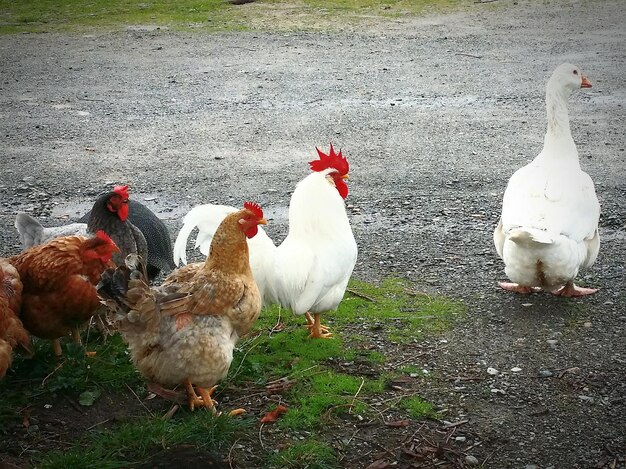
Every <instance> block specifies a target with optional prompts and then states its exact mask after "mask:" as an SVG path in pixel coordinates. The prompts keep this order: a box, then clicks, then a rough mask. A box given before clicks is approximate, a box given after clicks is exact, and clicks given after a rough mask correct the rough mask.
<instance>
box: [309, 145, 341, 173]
mask: <svg viewBox="0 0 626 469" xmlns="http://www.w3.org/2000/svg"><path fill="white" fill-rule="evenodd" d="M315 149H316V150H317V154H318V156H319V160H313V161H309V166H310V167H311V169H312V170H313V171H316V172H319V171H324V170H325V169H328V168H334V169H336V170H337V171H338V172H339V174H340V175H342V176H345V175H346V174H348V172H349V171H350V165H348V160H347V159H346V158H345V157H344V156H343V155H342V154H341V150H339V153H335V149H334V148H333V144H332V143H331V144H330V151H329V152H328V154H326V153H324V152H323V151H322V150H320V149H319V148H317V147H315Z"/></svg>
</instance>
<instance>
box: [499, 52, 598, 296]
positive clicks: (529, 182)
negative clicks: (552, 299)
mask: <svg viewBox="0 0 626 469" xmlns="http://www.w3.org/2000/svg"><path fill="white" fill-rule="evenodd" d="M590 87H591V83H590V82H589V80H588V79H587V77H585V76H584V75H583V74H582V73H581V71H580V69H579V68H578V67H576V66H574V65H571V64H567V63H566V64H562V65H560V66H559V67H557V68H556V70H555V71H554V73H553V74H552V76H551V77H550V79H549V80H548V84H547V86H546V109H547V117H548V126H547V131H546V135H545V139H544V146H543V149H542V151H541V153H539V155H537V156H536V157H535V159H534V160H533V161H532V162H531V163H529V164H528V165H526V166H524V167H522V168H520V169H518V170H517V171H516V172H515V173H514V174H513V176H512V177H511V179H510V180H509V183H508V186H507V188H506V191H505V193H504V198H503V202H502V216H501V218H500V222H499V223H498V226H497V227H496V229H495V231H494V233H493V239H494V243H495V246H496V250H497V252H498V255H499V256H500V257H501V258H502V259H503V261H504V264H505V272H506V275H507V276H508V277H509V279H510V280H512V283H508V282H501V283H500V286H501V287H502V288H504V289H505V290H509V291H515V292H519V293H530V292H532V291H536V290H540V289H542V290H547V291H550V292H552V293H554V294H556V295H561V296H583V295H588V294H591V293H595V292H596V291H597V290H596V289H592V288H581V287H578V286H576V285H575V284H574V280H575V278H576V276H577V275H578V272H579V270H580V269H584V268H587V267H589V266H591V265H592V264H593V263H594V261H595V260H596V257H597V255H598V250H599V248H600V237H599V234H598V220H599V217H600V204H599V202H598V198H597V196H596V192H595V187H594V184H593V181H592V180H591V178H590V177H589V175H588V174H587V173H585V172H584V171H582V170H581V168H580V163H579V159H578V151H577V149H576V144H575V143H574V140H573V138H572V134H571V131H570V126H569V116H568V112H567V100H568V98H569V96H570V94H571V93H572V91H573V90H575V89H577V88H590Z"/></svg>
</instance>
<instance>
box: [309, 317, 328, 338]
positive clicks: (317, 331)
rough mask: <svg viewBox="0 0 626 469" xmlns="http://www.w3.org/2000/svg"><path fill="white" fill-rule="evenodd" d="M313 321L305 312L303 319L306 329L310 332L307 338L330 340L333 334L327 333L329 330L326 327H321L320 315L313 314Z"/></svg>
mask: <svg viewBox="0 0 626 469" xmlns="http://www.w3.org/2000/svg"><path fill="white" fill-rule="evenodd" d="M313 316H315V319H313V317H312V316H311V313H309V312H307V313H306V314H305V315H304V317H305V318H306V322H307V325H306V327H307V328H308V329H309V330H310V331H311V333H310V334H309V337H311V338H315V339H330V338H332V336H333V334H332V333H331V332H328V331H329V330H330V329H329V328H328V326H323V325H322V321H321V319H320V313H313Z"/></svg>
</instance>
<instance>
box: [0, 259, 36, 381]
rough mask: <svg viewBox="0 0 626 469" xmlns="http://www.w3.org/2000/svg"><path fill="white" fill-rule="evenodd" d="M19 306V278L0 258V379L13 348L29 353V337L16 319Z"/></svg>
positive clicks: (7, 263) (10, 360)
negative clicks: (20, 348)
mask: <svg viewBox="0 0 626 469" xmlns="http://www.w3.org/2000/svg"><path fill="white" fill-rule="evenodd" d="M21 305H22V282H21V281H20V276H19V274H18V273H17V270H15V267H13V266H12V265H11V264H10V263H9V261H8V260H7V259H2V258H0V378H3V377H4V375H5V374H6V372H7V370H8V369H9V368H10V367H11V363H12V361H13V349H14V348H15V347H17V346H18V345H19V346H21V347H22V348H24V349H25V350H26V351H28V352H29V353H30V352H31V349H30V335H28V332H27V331H26V329H24V326H23V325H22V321H20V319H19V318H18V314H19V310H20V306H21Z"/></svg>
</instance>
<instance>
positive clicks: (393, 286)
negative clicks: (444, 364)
mask: <svg viewBox="0 0 626 469" xmlns="http://www.w3.org/2000/svg"><path fill="white" fill-rule="evenodd" d="M350 290H351V291H353V292H354V294H350V293H348V294H347V295H346V298H345V299H344V301H343V302H342V303H341V305H340V306H339V309H338V310H337V313H336V314H334V320H335V321H336V322H337V323H338V324H349V323H354V322H358V321H360V322H363V323H366V324H371V325H372V326H373V327H380V328H384V330H385V333H386V334H387V338H388V339H390V340H392V341H393V342H399V343H407V342H412V341H415V340H417V339H420V338H421V337H423V335H424V334H425V333H433V332H441V331H443V330H445V329H446V328H447V327H448V326H449V325H450V323H451V321H452V320H453V319H454V318H455V316H458V315H459V314H463V313H464V312H465V306H464V305H463V304H462V303H461V302H460V301H455V300H451V299H449V298H445V297H442V296H430V295H426V294H423V293H419V292H415V291H413V290H412V288H411V285H410V283H409V282H408V281H406V280H402V279H397V278H390V279H386V280H385V281H383V282H382V283H381V285H380V286H375V285H371V284H367V283H365V282H360V281H356V280H355V281H352V282H351V283H350Z"/></svg>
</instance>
